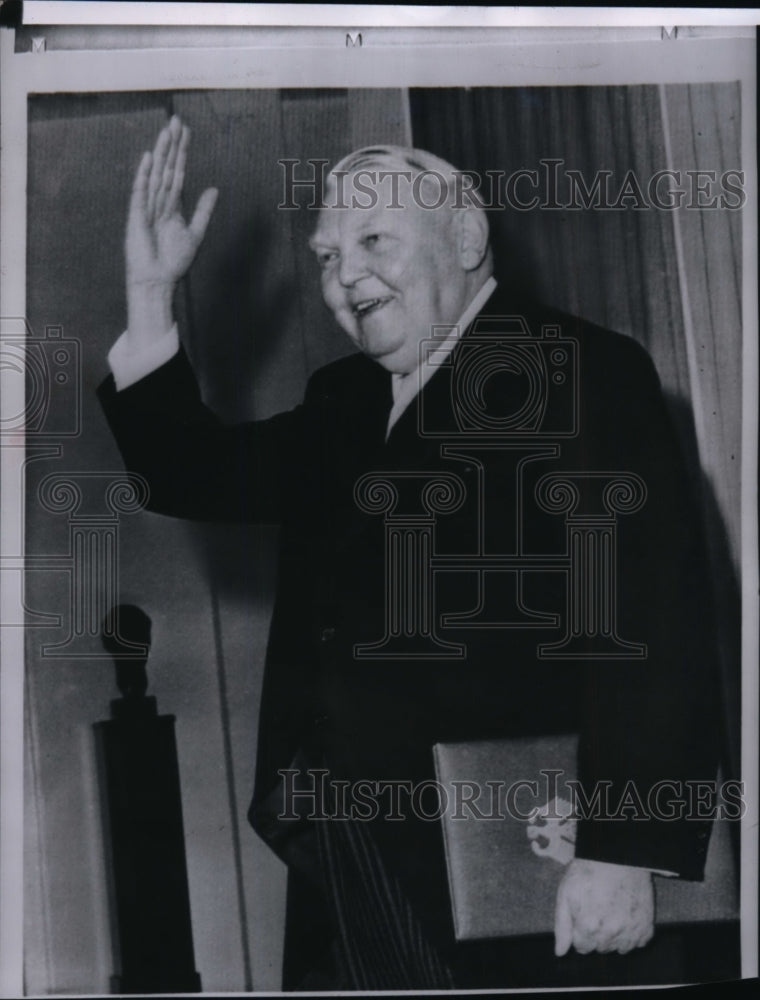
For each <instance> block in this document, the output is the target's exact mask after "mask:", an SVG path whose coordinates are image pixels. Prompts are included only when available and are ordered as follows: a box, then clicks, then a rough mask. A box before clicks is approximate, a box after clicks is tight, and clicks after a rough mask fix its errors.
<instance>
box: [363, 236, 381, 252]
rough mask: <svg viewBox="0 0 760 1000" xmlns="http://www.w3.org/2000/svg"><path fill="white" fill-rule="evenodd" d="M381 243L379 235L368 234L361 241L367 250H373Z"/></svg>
mask: <svg viewBox="0 0 760 1000" xmlns="http://www.w3.org/2000/svg"><path fill="white" fill-rule="evenodd" d="M381 242H382V235H381V234H380V233H368V234H367V235H366V236H365V237H363V239H362V243H363V244H364V246H365V247H367V249H368V250H374V249H375V248H376V247H377V246H378V245H379V244H380V243H381Z"/></svg>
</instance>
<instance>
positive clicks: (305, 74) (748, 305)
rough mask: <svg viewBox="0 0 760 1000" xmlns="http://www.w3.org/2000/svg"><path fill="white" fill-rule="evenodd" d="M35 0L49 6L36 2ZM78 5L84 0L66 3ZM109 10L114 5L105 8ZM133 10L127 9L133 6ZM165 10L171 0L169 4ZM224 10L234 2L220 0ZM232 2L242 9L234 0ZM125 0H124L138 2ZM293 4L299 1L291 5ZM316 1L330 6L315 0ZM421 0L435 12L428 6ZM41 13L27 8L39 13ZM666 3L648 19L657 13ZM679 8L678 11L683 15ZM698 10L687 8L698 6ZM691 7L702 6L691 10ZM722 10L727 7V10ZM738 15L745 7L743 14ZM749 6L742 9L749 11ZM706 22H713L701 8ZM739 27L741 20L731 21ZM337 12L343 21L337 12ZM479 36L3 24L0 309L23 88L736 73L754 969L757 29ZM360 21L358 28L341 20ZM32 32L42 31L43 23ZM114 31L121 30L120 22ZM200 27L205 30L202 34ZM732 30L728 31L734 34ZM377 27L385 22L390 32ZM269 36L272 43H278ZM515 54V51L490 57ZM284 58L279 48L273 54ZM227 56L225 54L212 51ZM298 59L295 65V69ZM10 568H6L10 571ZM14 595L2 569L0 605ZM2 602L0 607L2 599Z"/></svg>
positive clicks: (15, 697) (15, 796)
mask: <svg viewBox="0 0 760 1000" xmlns="http://www.w3.org/2000/svg"><path fill="white" fill-rule="evenodd" d="M40 6H45V5H40ZM71 6H80V5H71ZM107 6H117V5H107ZM130 6H133V5H130ZM168 6H171V7H173V6H175V5H168ZM222 6H233V5H222ZM235 6H236V5H235ZM133 9H134V8H133ZM301 9H303V8H301ZM320 9H321V10H324V8H320ZM428 10H429V8H428ZM39 13H40V12H39V11H35V19H36V18H37V17H38V16H39ZM665 13H666V12H664V11H662V12H655V14H654V18H655V19H658V20H665V18H664V17H663V16H662V15H664V14H665ZM681 13H682V14H686V13H687V12H683V11H682V12H681ZM692 13H696V12H692ZM700 13H701V12H700ZM724 13H726V14H729V13H730V12H724ZM739 13H741V12H739ZM745 13H746V12H745ZM705 20H706V21H707V19H705ZM740 21H741V22H742V23H747V22H746V20H743V19H740ZM344 23H345V22H344ZM489 27H492V32H491V35H490V36H489V38H488V39H487V40H483V41H482V42H478V41H473V40H469V41H468V44H467V45H466V46H462V47H458V46H457V44H456V42H454V43H453V44H452V43H449V44H445V43H443V42H442V41H440V40H439V41H437V43H436V44H435V45H433V46H430V45H428V44H427V43H426V38H425V29H424V28H417V29H407V28H400V29H398V30H399V31H404V32H409V31H412V30H414V31H415V32H416V35H417V36H418V37H416V38H414V39H413V38H412V37H411V36H409V35H407V36H406V37H405V38H404V45H403V46H399V45H396V46H394V45H392V44H377V45H375V44H374V43H373V38H372V29H371V28H362V29H361V30H362V31H363V33H364V39H363V45H362V46H356V45H347V44H346V32H347V29H346V28H345V27H343V28H342V27H336V28H335V33H334V34H335V37H334V42H333V41H332V40H331V39H330V38H326V37H325V36H324V34H321V35H320V38H319V43H318V44H309V41H308V30H307V29H302V28H294V29H293V30H292V31H290V30H289V29H285V28H270V29H268V31H267V33H266V35H259V36H257V35H256V34H255V33H254V34H252V36H251V42H250V45H248V44H241V45H240V46H239V47H236V48H235V49H234V50H233V51H232V53H230V51H229V50H228V49H226V48H223V47H222V48H219V47H216V46H215V45H214V38H213V34H210V35H209V44H205V43H203V42H202V43H201V44H200V45H199V44H198V43H197V42H196V44H194V45H193V47H192V57H193V58H192V65H188V60H187V58H186V49H185V48H184V47H181V46H180V45H179V43H178V44H177V46H176V47H173V48H166V49H162V50H161V58H160V59H157V58H156V54H155V51H145V50H140V49H131V50H119V49H118V48H116V49H115V48H110V49H108V50H107V51H106V50H89V51H88V50H85V51H82V50H77V51H60V50H59V51H53V50H49V51H40V52H32V53H16V52H15V51H14V37H13V34H14V33H13V32H12V31H10V30H5V31H2V32H0V66H2V114H1V115H0V126H1V128H2V164H1V169H0V175H1V176H2V213H0V225H1V227H2V228H1V229H0V301H1V302H2V316H3V317H23V316H25V315H26V196H25V188H26V177H27V104H28V101H27V99H28V96H29V95H30V94H44V93H56V92H64V91H65V92H97V91H104V90H108V91H152V90H164V91H166V90H190V89H198V88H204V89H212V88H226V89H234V88H240V89H247V88H279V87H293V86H306V85H308V86H309V87H348V88H352V87H362V86H365V87H383V86H394V87H398V86H402V87H426V86H427V87H434V86H444V85H445V86H487V85H494V84H498V85H500V86H510V85H517V84H519V85H521V86H531V85H536V86H538V85H545V86H562V85H570V84H572V85H597V84H599V85H601V84H635V83H649V84H663V85H664V84H672V83H687V82H688V83H693V82H699V81H707V80H709V81H710V82H721V81H729V80H730V81H735V80H737V79H739V80H740V81H741V100H742V147H741V152H742V166H743V169H744V170H745V172H746V182H745V188H744V190H745V193H746V198H747V201H746V206H745V210H744V212H743V222H744V225H743V230H742V241H743V268H744V275H743V291H742V311H743V330H744V334H743V337H744V340H743V373H744V374H743V387H742V391H743V396H742V399H743V402H742V406H743V413H742V477H741V481H742V587H743V591H742V593H743V601H742V609H743V616H742V622H743V624H742V664H743V669H742V681H743V683H742V768H743V774H742V776H743V780H744V782H745V791H746V794H747V802H746V805H747V811H746V814H745V816H744V818H743V821H742V850H741V865H742V872H743V873H744V876H745V877H744V878H743V879H742V900H741V903H742V911H741V912H742V930H741V942H742V974H743V976H745V977H750V976H756V975H757V954H756V946H757V910H756V887H757V878H756V871H757V819H758V816H757V798H756V795H755V791H756V788H757V773H758V719H757V713H756V706H757V703H758V677H757V664H758V614H757V603H756V595H757V592H758V566H757V537H758V536H757V496H756V484H757V445H758V440H757V427H758V410H757V405H758V377H757V372H758V321H757V313H758V302H757V280H756V278H757V264H758V259H757V204H758V202H757V142H756V128H755V125H756V120H757V108H756V81H755V41H754V33H753V32H748V31H747V29H737V31H736V32H734V37H729V36H726V35H725V34H721V35H720V36H719V37H709V36H706V37H699V36H698V34H697V37H689V36H687V35H685V34H684V35H683V36H681V37H678V38H677V39H675V40H674V39H672V38H667V37H663V35H662V34H661V33H660V29H659V27H658V28H654V27H653V28H652V31H651V40H642V39H640V38H637V40H636V41H632V42H627V41H626V40H624V38H621V37H620V33H618V36H617V39H616V40H615V41H607V40H600V39H599V37H598V36H597V37H596V38H595V37H593V34H594V33H593V31H590V32H589V36H590V37H589V38H588V39H587V40H583V39H579V38H577V37H575V38H574V39H573V40H572V41H570V40H568V41H567V42H565V41H563V39H562V37H561V35H556V34H553V33H552V29H551V28H549V27H547V28H545V31H546V39H545V40H536V31H535V29H533V30H531V33H530V35H531V37H530V40H528V41H523V40H521V39H520V37H519V33H516V32H515V31H514V29H510V30H509V32H508V37H506V38H505V37H502V36H501V35H500V29H499V28H494V27H493V26H492V25H489ZM351 29H352V30H354V25H351ZM40 30H41V33H44V29H43V28H41V29H40ZM116 30H118V29H116ZM203 30H204V29H203V28H199V29H198V31H199V32H202V31H203ZM729 35H730V33H729ZM386 37H387V32H386ZM276 39H279V46H277V47H275V46H274V45H273V40H276ZM665 45H667V46H668V58H667V59H658V58H653V53H656V52H657V50H658V46H665ZM505 51H508V52H509V55H510V59H509V60H502V59H499V58H497V57H498V55H499V54H500V53H501V54H503V53H504V52H505ZM285 54H287V58H283V56H284V55H285ZM220 56H223V57H224V58H220ZM294 66H297V67H298V72H297V73H296V72H294V69H293V67H294ZM5 376H6V373H5V372H4V371H3V372H0V377H2V383H0V389H1V390H2V391H1V393H0V401H1V403H2V412H3V414H4V415H5V414H8V413H17V412H22V411H23V403H24V400H23V387H21V390H22V395H21V398H19V395H18V393H19V385H18V383H17V382H16V381H9V380H8V379H7V378H6V377H5ZM12 444H13V445H15V447H4V448H3V449H2V456H1V461H2V466H0V479H1V480H2V482H8V481H10V480H12V479H13V475H14V469H15V468H16V463H18V462H20V461H21V459H22V456H23V454H24V448H23V435H19V437H18V440H14V441H13V442H12ZM14 501H15V502H18V501H19V498H13V497H8V496H4V497H3V510H2V522H1V523H0V540H1V545H2V553H3V554H8V553H22V552H23V538H20V537H18V525H20V524H22V523H23V522H22V520H21V518H20V517H19V511H18V510H15V509H12V505H13V503H14ZM6 576H7V574H6ZM10 599H11V595H10V594H9V592H8V591H7V587H6V581H5V579H4V578H3V590H2V591H1V592H0V603H2V604H3V606H5V602H6V601H8V600H10ZM0 610H2V609H1V608H0ZM0 663H2V671H1V673H0V732H2V746H1V753H2V760H1V763H0V796H1V800H0V899H2V912H1V913H0V993H2V994H3V995H19V994H20V993H21V991H22V989H23V972H22V962H23V920H22V919H21V918H20V914H21V913H22V902H23V900H22V897H23V874H22V873H23V770H22V761H23V718H24V694H23V677H24V667H23V664H24V635H23V629H21V628H13V627H5V628H2V630H0Z"/></svg>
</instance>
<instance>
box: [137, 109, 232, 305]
mask: <svg viewBox="0 0 760 1000" xmlns="http://www.w3.org/2000/svg"><path fill="white" fill-rule="evenodd" d="M189 140H190V130H189V129H188V128H187V126H186V125H183V124H182V123H181V122H180V120H179V118H178V117H177V116H176V115H175V116H174V117H173V118H172V119H171V121H170V122H169V124H168V125H166V126H165V127H164V128H163V129H162V130H161V133H160V134H159V136H158V139H157V140H156V145H155V148H154V150H153V152H152V153H150V152H147V153H145V154H144V155H143V158H142V160H141V161H140V166H139V167H138V168H137V174H136V175H135V181H134V185H133V188H132V197H131V199H130V205H129V216H128V220H127V233H126V240H125V251H126V265H127V285H128V286H132V287H135V286H143V285H151V286H167V287H173V286H174V285H175V284H176V283H177V281H178V280H179V279H180V278H181V277H182V275H183V274H184V273H185V272H186V271H187V269H188V267H189V266H190V264H191V263H192V260H193V257H194V256H195V254H196V251H197V250H198V247H199V246H200V244H201V241H202V240H203V237H204V235H205V233H206V228H207V226H208V224H209V220H210V219H211V213H212V212H213V210H214V205H215V204H216V199H217V195H218V191H217V190H216V189H215V188H208V189H207V190H206V191H204V192H203V194H202V195H201V196H200V198H199V199H198V204H197V206H196V208H195V212H194V213H193V216H192V218H191V220H190V222H189V223H187V222H185V219H184V217H183V215H182V211H181V207H180V199H181V195H182V185H183V182H184V177H185V162H186V158H187V147H188V143H189Z"/></svg>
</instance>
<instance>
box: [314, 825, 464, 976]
mask: <svg viewBox="0 0 760 1000" xmlns="http://www.w3.org/2000/svg"><path fill="white" fill-rule="evenodd" d="M317 827H318V830H319V845H320V853H321V856H322V864H323V865H324V871H325V875H326V881H327V884H328V886H329V892H330V896H331V900H330V902H331V905H332V908H333V913H334V917H335V922H336V927H337V929H338V935H339V949H338V950H339V961H340V965H341V970H340V971H341V978H342V979H343V980H344V981H345V986H344V987H343V988H345V989H355V990H405V989H428V990H432V989H435V990H443V989H452V988H453V986H454V980H453V976H452V974H451V971H450V969H449V968H448V966H447V965H446V963H445V962H444V961H443V959H442V958H441V956H440V955H439V954H438V953H437V952H436V951H435V949H434V948H433V947H432V946H431V945H430V943H429V942H428V941H427V940H426V938H425V936H424V934H423V932H422V929H421V927H420V925H419V923H418V921H417V919H416V917H415V915H414V914H413V912H412V910H411V907H410V905H409V902H408V901H407V899H406V897H405V896H404V894H403V892H402V891H401V887H400V886H399V884H398V880H397V879H396V878H395V877H394V876H393V875H392V874H391V873H390V872H388V870H387V869H386V867H385V864H384V862H383V860H382V858H381V856H380V853H379V851H378V849H377V845H376V843H375V841H374V839H373V838H372V836H371V834H370V831H369V829H368V828H367V824H366V823H361V822H353V821H350V820H332V821H329V820H328V821H327V822H321V823H317Z"/></svg>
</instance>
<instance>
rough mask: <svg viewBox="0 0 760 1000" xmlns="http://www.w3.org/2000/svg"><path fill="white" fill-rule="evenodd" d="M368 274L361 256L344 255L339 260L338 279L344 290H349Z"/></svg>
mask: <svg viewBox="0 0 760 1000" xmlns="http://www.w3.org/2000/svg"><path fill="white" fill-rule="evenodd" d="M367 274H368V270H367V265H366V263H365V261H364V260H363V257H362V255H361V254H356V253H354V254H344V255H343V256H342V257H341V260H340V269H339V271H338V279H339V281H340V283H341V285H343V287H344V288H350V287H351V286H352V285H355V284H356V282H357V281H359V280H360V279H361V278H365V277H366V276H367Z"/></svg>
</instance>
